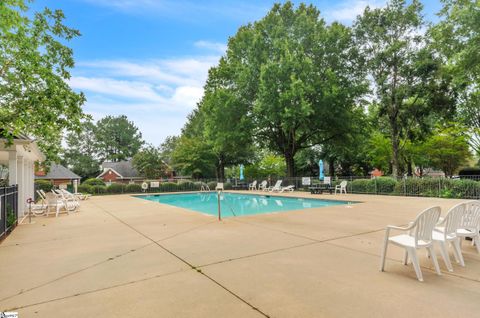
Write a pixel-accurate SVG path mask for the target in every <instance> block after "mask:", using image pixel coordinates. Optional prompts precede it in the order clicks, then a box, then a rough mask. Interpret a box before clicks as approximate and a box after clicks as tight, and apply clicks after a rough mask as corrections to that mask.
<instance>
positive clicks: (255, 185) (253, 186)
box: [248, 180, 257, 190]
mask: <svg viewBox="0 0 480 318" xmlns="http://www.w3.org/2000/svg"><path fill="white" fill-rule="evenodd" d="M248 190H257V180H254V181H253V182H252V183H250V184H249V185H248Z"/></svg>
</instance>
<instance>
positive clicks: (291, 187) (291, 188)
mask: <svg viewBox="0 0 480 318" xmlns="http://www.w3.org/2000/svg"><path fill="white" fill-rule="evenodd" d="M294 190H295V186H294V185H289V186H286V187H282V189H281V190H280V191H279V192H283V191H290V192H293V191H294Z"/></svg>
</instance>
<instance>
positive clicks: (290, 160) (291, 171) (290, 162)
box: [284, 151, 295, 178]
mask: <svg viewBox="0 0 480 318" xmlns="http://www.w3.org/2000/svg"><path fill="white" fill-rule="evenodd" d="M284 156H285V163H286V165H287V177H288V178H294V177H295V159H294V157H295V154H292V153H291V152H290V151H286V152H285V153H284Z"/></svg>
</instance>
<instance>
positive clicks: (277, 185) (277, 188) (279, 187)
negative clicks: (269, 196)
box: [268, 180, 282, 192]
mask: <svg viewBox="0 0 480 318" xmlns="http://www.w3.org/2000/svg"><path fill="white" fill-rule="evenodd" d="M268 191H270V192H275V191H276V192H280V191H282V180H277V183H275V185H274V186H273V187H270V188H268Z"/></svg>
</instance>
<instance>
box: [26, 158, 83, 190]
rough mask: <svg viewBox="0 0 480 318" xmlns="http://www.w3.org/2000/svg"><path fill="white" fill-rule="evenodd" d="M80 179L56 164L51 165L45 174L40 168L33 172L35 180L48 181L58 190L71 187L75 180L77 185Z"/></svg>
mask: <svg viewBox="0 0 480 318" xmlns="http://www.w3.org/2000/svg"><path fill="white" fill-rule="evenodd" d="M80 179H81V177H80V176H79V175H77V174H75V173H74V172H72V171H70V170H69V169H68V168H66V167H64V166H62V165H60V164H56V163H52V165H51V166H50V169H49V171H48V172H45V170H44V169H43V168H42V167H41V166H40V167H39V168H38V169H37V170H36V171H35V180H48V181H50V182H51V183H52V184H53V185H54V186H56V187H59V188H66V187H67V186H68V185H73V182H74V181H75V180H77V182H78V184H79V183H80Z"/></svg>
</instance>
